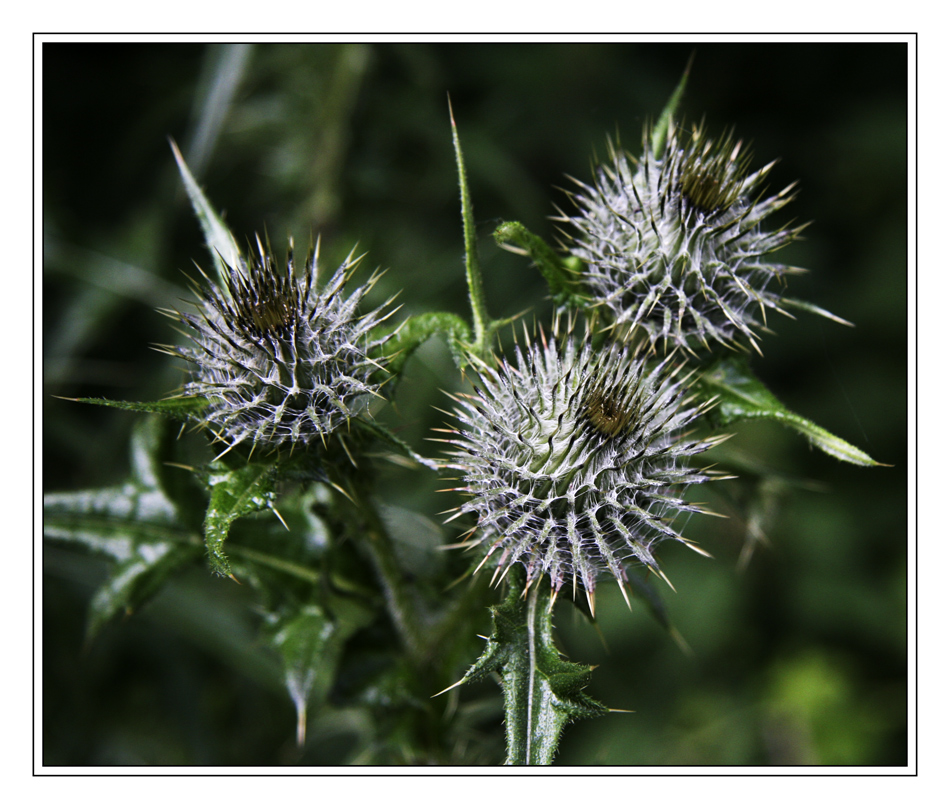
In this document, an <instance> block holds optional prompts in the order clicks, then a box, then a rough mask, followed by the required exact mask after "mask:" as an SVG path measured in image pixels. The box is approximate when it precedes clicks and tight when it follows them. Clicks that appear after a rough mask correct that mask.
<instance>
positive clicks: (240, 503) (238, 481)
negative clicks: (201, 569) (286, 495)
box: [204, 461, 277, 576]
mask: <svg viewBox="0 0 950 809" xmlns="http://www.w3.org/2000/svg"><path fill="white" fill-rule="evenodd" d="M276 473H277V462H276V461H275V462H272V463H249V464H247V465H246V466H242V467H240V468H239V469H230V468H228V467H227V466H226V465H225V464H224V463H223V462H221V461H214V462H212V464H211V465H210V466H209V467H208V468H207V470H205V473H204V475H205V478H206V485H207V486H208V488H209V489H210V490H211V498H210V500H209V502H208V511H207V513H206V514H205V521H204V531H205V546H206V548H207V550H208V558H209V560H210V562H211V569H212V570H213V571H214V572H215V573H217V574H218V575H220V576H230V575H231V565H230V564H229V562H228V558H227V556H225V554H224V541H225V540H226V539H227V538H228V532H229V531H230V529H231V523H233V522H234V521H235V520H236V519H238V518H239V517H245V516H247V515H249V514H256V513H257V512H260V511H264V510H265V509H271V510H272V509H273V507H274V500H275V499H276V497H277V492H276V491H275V483H276V478H277V474H276Z"/></svg>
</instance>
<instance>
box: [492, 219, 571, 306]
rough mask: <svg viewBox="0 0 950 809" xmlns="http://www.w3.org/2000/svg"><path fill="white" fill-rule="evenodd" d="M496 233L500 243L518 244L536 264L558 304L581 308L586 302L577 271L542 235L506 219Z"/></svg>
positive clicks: (502, 244)
mask: <svg viewBox="0 0 950 809" xmlns="http://www.w3.org/2000/svg"><path fill="white" fill-rule="evenodd" d="M494 236H495V241H496V242H497V243H498V245H499V246H501V247H503V246H504V245H505V244H506V243H508V242H510V243H512V244H515V245H517V247H519V248H520V250H521V251H522V252H524V253H525V254H526V255H527V256H528V257H529V258H530V259H531V260H532V261H533V262H534V263H535V265H536V266H537V268H538V269H539V270H540V271H541V275H543V276H544V280H545V281H547V282H548V289H549V290H550V292H551V298H552V299H553V300H554V302H555V303H556V304H558V305H561V306H571V307H581V306H584V305H585V304H586V303H587V299H586V298H585V297H584V295H583V294H581V287H580V284H579V283H578V280H577V275H576V273H574V272H572V271H571V270H570V269H568V267H567V266H566V265H565V264H564V262H563V261H562V260H561V258H560V257H559V256H558V254H557V253H555V252H554V250H553V248H551V247H550V245H548V244H547V242H545V241H544V239H542V238H541V237H540V236H535V235H534V234H533V233H532V232H531V231H529V230H528V229H527V228H526V227H525V226H524V225H522V224H521V223H520V222H503V223H502V224H501V225H499V226H498V227H497V228H496V229H495V233H494Z"/></svg>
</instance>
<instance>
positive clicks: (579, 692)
mask: <svg viewBox="0 0 950 809" xmlns="http://www.w3.org/2000/svg"><path fill="white" fill-rule="evenodd" d="M524 584H525V573H524V569H523V568H522V567H521V566H520V565H517V566H515V567H514V568H512V573H511V576H510V579H509V585H510V591H509V593H508V597H507V598H506V599H505V601H504V603H502V604H501V606H499V607H492V608H491V613H492V623H493V631H492V635H491V637H490V638H489V640H488V645H487V647H486V648H485V651H484V653H483V654H482V656H481V657H480V658H479V659H478V660H477V661H476V662H475V664H474V665H473V666H472V667H471V668H470V669H469V670H468V672H467V673H466V674H465V676H464V677H463V678H462V680H460V682H459V684H462V683H468V682H473V681H475V680H479V679H481V678H482V677H485V676H486V675H488V674H490V673H492V672H497V673H498V674H499V675H500V676H501V688H502V692H503V693H504V698H505V732H506V735H507V740H508V758H507V760H506V762H505V763H506V764H550V763H551V761H552V760H553V758H554V753H555V750H556V749H557V743H558V740H559V739H560V736H561V731H562V730H563V729H564V725H566V724H567V723H568V722H570V721H572V720H574V719H580V718H590V717H597V716H603V715H604V714H606V713H607V708H606V707H605V706H603V705H601V704H600V703H599V702H597V701H596V700H594V699H592V698H591V697H589V696H587V695H586V694H584V693H583V689H584V688H585V687H586V686H587V684H588V683H589V682H590V673H591V667H590V666H584V665H581V664H578V663H571V662H570V661H567V660H565V659H564V658H563V657H562V656H561V653H560V652H559V651H558V650H557V649H556V648H555V646H554V642H553V640H552V637H551V634H552V624H551V611H550V609H549V607H550V602H551V596H550V594H549V593H546V592H542V590H541V588H540V587H535V588H533V589H532V590H531V591H530V592H529V593H528V594H527V596H523V595H522V593H523V590H524Z"/></svg>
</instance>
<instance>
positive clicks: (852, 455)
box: [697, 357, 884, 466]
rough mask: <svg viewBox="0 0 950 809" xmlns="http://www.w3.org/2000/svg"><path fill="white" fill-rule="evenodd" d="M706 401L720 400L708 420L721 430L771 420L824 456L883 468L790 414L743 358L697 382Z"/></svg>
mask: <svg viewBox="0 0 950 809" xmlns="http://www.w3.org/2000/svg"><path fill="white" fill-rule="evenodd" d="M697 385H698V386H699V387H700V388H701V389H702V391H703V392H704V394H705V395H706V396H707V397H712V396H715V397H717V399H716V402H715V405H714V406H713V408H712V409H711V410H710V411H709V416H710V418H711V419H712V421H713V423H714V424H715V425H716V426H718V427H726V426H728V425H730V424H732V423H734V422H736V421H741V420H743V419H768V420H771V421H777V422H778V423H779V424H784V425H785V426H787V427H791V428H793V429H795V430H797V431H798V432H799V433H801V434H802V435H804V436H805V437H806V438H807V439H808V440H809V441H810V442H811V443H812V444H814V445H815V446H816V447H818V449H820V450H821V451H822V452H825V453H827V454H828V455H831V456H832V457H833V458H837V459H838V460H840V461H847V462H848V463H853V464H857V465H858V466H884V464H880V463H878V462H877V461H875V460H874V459H873V458H871V456H869V455H867V454H866V453H864V452H862V451H861V450H859V449H858V448H857V447H854V446H852V445H851V444H849V443H848V442H847V441H844V440H842V439H840V438H838V437H837V436H835V435H832V434H831V433H829V432H828V431H827V430H824V429H822V428H821V427H819V426H818V425H817V424H815V423H814V422H812V421H809V420H808V419H806V418H804V417H802V416H799V415H797V414H796V413H793V412H791V411H790V410H788V409H787V408H786V407H785V406H784V405H783V404H782V403H781V402H780V401H779V400H778V399H776V398H775V396H774V395H773V394H772V393H771V391H769V389H768V388H766V387H765V385H763V384H762V383H761V382H760V381H759V380H758V379H757V378H756V377H755V375H754V374H753V373H752V371H751V369H750V368H749V365H748V363H747V362H746V360H745V359H743V358H741V357H728V358H726V359H722V360H717V361H716V362H715V363H713V365H711V366H710V367H709V368H708V369H706V370H705V371H704V372H703V373H702V374H701V375H700V377H699V379H698V380H697Z"/></svg>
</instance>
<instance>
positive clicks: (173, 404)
mask: <svg viewBox="0 0 950 809" xmlns="http://www.w3.org/2000/svg"><path fill="white" fill-rule="evenodd" d="M59 398H62V399H66V401H68V402H82V403H83V404H95V405H103V406H104V407H114V408H117V409H119V410H131V411H133V412H135V413H157V414H158V415H160V416H168V417H169V418H179V419H187V418H189V417H191V416H193V415H195V414H196V413H199V412H200V411H201V410H202V409H203V408H205V407H206V406H207V404H208V400H207V399H206V398H205V397H204V396H173V397H171V398H168V399H159V400H158V401H157V402H121V401H117V400H115V399H97V398H80V399H67V398H66V397H65V396H62V397H59Z"/></svg>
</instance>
